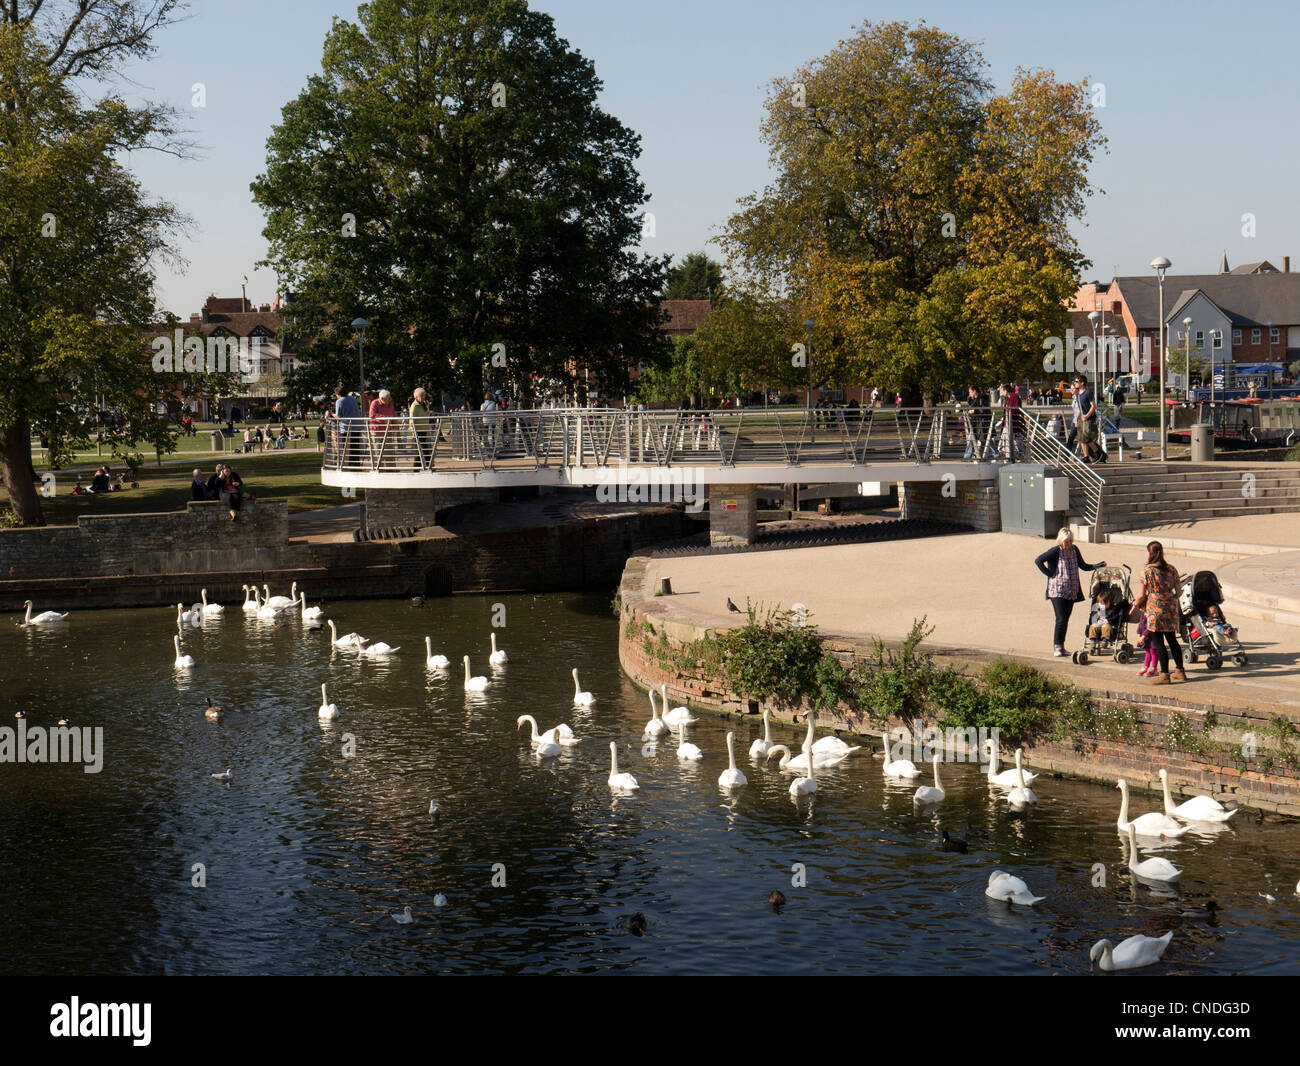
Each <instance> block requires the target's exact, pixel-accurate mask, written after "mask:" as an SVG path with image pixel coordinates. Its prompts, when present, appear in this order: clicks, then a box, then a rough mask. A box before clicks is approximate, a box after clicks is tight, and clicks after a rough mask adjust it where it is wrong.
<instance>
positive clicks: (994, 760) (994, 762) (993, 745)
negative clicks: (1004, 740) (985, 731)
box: [988, 737, 1038, 788]
mask: <svg viewBox="0 0 1300 1066" xmlns="http://www.w3.org/2000/svg"><path fill="white" fill-rule="evenodd" d="M988 746H989V752H990V755H989V784H990V785H997V786H998V787H999V788H1015V787H1016V786H1017V785H1018V784H1020V776H1019V775H1020V774H1023V775H1024V778H1025V784H1026V785H1032V784H1033V783H1034V781H1035V780H1036V779H1037V777H1038V775H1037V774H1036V773H1034V772H1033V771H1031V770H1025V769H1023V768H1022V767H1021V765H1020V758H1021V756H1022V755H1023V754H1024V750H1025V749H1024V748H1016V765H1015V767H1013V768H1012V769H1010V770H1003V771H1002V772H1001V773H999V772H998V755H999V752H998V742H997V738H996V737H994V738H992V739H990V740H989V745H988Z"/></svg>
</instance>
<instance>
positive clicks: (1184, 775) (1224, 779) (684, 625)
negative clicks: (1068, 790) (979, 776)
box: [616, 554, 1300, 820]
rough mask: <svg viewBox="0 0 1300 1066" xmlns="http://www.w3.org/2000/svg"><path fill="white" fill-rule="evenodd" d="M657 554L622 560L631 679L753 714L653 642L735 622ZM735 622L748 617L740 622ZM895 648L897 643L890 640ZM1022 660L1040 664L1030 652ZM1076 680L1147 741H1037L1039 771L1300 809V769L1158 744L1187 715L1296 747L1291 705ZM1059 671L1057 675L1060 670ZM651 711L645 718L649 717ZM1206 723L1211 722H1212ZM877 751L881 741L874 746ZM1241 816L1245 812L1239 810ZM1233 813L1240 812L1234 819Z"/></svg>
mask: <svg viewBox="0 0 1300 1066" xmlns="http://www.w3.org/2000/svg"><path fill="white" fill-rule="evenodd" d="M650 562H651V560H650V558H649V557H648V556H646V555H644V554H637V555H633V556H631V557H630V558H629V559H628V561H627V563H626V565H625V566H624V568H623V576H622V580H621V581H620V582H619V591H618V598H617V600H616V603H617V604H618V613H619V620H618V627H619V632H618V656H619V665H620V666H621V667H622V669H623V672H624V673H625V674H626V675H627V676H628V678H629V679H630V680H631V681H632V682H633V683H634V684H636V685H637V686H638V687H640V688H642V689H648V688H651V687H653V688H656V689H657V688H659V686H660V685H661V684H666V685H667V686H668V695H669V698H670V699H673V700H676V701H678V702H680V703H685V704H687V705H689V706H690V707H691V708H692V709H699V710H704V711H709V712H712V713H716V714H720V715H722V716H725V717H745V718H750V717H753V716H756V715H757V714H759V713H760V712H761V706H759V705H757V704H755V703H752V702H751V701H748V700H743V701H742V700H740V699H739V698H738V697H736V696H735V695H734V694H732V693H728V692H726V691H725V686H724V685H723V684H722V683H721V681H720V679H718V678H710V677H682V676H680V675H677V674H675V673H671V672H668V671H666V670H664V669H662V668H661V667H660V666H659V664H658V663H656V662H655V661H654V659H653V657H652V655H651V654H649V653H648V652H647V650H646V641H647V640H648V639H649V638H648V637H647V632H648V631H647V630H646V628H645V626H646V624H647V623H648V624H649V625H651V626H653V632H654V634H655V637H656V639H657V640H660V641H663V642H666V644H667V647H668V648H669V649H674V650H675V649H676V648H680V647H681V645H683V644H685V643H688V642H690V641H693V640H699V639H701V638H703V637H706V636H713V635H716V634H718V633H719V632H724V631H725V630H726V629H728V628H730V627H727V626H702V625H700V624H699V623H698V621H696V620H694V619H692V618H690V617H687V616H686V614H685V613H684V612H683V610H682V608H681V607H680V605H679V604H675V603H674V602H673V597H672V596H671V595H668V596H660V595H655V593H654V591H653V590H652V589H650V588H649V587H648V584H647V569H648V567H649V564H650ZM737 624H738V625H739V624H743V620H742V621H738V622H737ZM822 637H823V639H824V641H825V646H826V648H827V649H828V650H830V651H832V652H833V653H834V654H835V655H836V656H837V657H838V658H840V659H841V661H843V662H845V663H846V664H847V662H849V661H850V660H852V659H853V658H855V657H858V656H862V655H866V654H869V653H870V651H871V650H872V643H871V641H870V640H869V639H867V638H864V637H851V636H844V635H837V634H831V633H825V632H823V633H822ZM885 643H886V645H887V646H890V647H894V648H897V647H898V644H897V642H892V641H886V642H885ZM925 648H926V650H927V651H929V652H930V653H931V654H933V655H934V657H935V659H936V661H938V662H939V663H940V664H941V665H944V666H951V667H952V668H953V669H955V670H959V671H963V672H966V673H978V672H979V671H980V670H982V669H983V667H984V666H986V665H987V664H988V663H989V662H992V661H993V660H994V659H996V658H1010V659H1015V658H1017V657H1016V656H1007V655H1004V656H998V655H994V654H991V653H986V652H980V651H977V650H974V649H962V648H945V647H938V646H933V645H929V644H927V645H925ZM1019 661H1023V662H1027V663H1029V665H1032V666H1036V667H1041V664H1040V663H1038V662H1035V661H1033V660H1029V659H1022V660H1019ZM1062 673H1063V674H1065V675H1066V676H1064V677H1062V678H1061V679H1062V680H1068V681H1069V682H1070V683H1071V684H1073V685H1075V686H1077V687H1079V688H1082V689H1085V690H1086V691H1088V692H1090V693H1091V694H1092V697H1093V699H1094V700H1095V701H1096V702H1097V703H1098V704H1099V705H1101V706H1102V707H1121V706H1122V707H1132V708H1134V709H1135V711H1136V712H1137V714H1138V719H1139V727H1140V728H1141V729H1142V731H1143V734H1144V740H1143V741H1140V742H1137V743H1125V742H1123V741H1116V740H1111V739H1108V738H1105V737H1078V738H1076V739H1075V741H1074V742H1073V743H1057V742H1039V743H1037V744H1035V745H1034V746H1032V747H1029V746H1026V748H1025V754H1026V756H1027V762H1029V763H1030V764H1031V765H1032V766H1033V767H1034V768H1035V769H1038V770H1043V771H1046V772H1050V773H1059V774H1062V775H1064V776H1068V777H1075V778H1080V779H1083V780H1088V781H1095V782H1097V783H1100V784H1109V785H1112V786H1113V785H1114V783H1115V780H1116V779H1117V778H1120V777H1123V778H1126V779H1127V780H1128V782H1129V784H1130V786H1131V787H1132V788H1134V789H1135V790H1146V791H1150V792H1154V793H1159V792H1160V779H1159V776H1158V772H1159V770H1161V769H1165V770H1167V771H1168V774H1169V785H1170V791H1171V792H1173V793H1175V794H1181V795H1189V796H1190V795H1201V794H1207V795H1216V796H1217V795H1228V796H1231V797H1232V798H1233V799H1235V800H1236V801H1237V802H1238V803H1239V804H1240V805H1241V806H1243V807H1252V808H1255V809H1257V810H1260V811H1270V812H1273V813H1276V814H1282V815H1286V816H1290V817H1300V773H1297V772H1291V773H1279V772H1269V773H1264V772H1262V771H1258V770H1243V769H1241V768H1240V767H1238V766H1236V765H1232V764H1230V763H1227V762H1225V761H1223V760H1220V759H1215V758H1213V757H1211V758H1201V757H1198V756H1197V755H1196V754H1195V753H1193V752H1190V751H1176V750H1168V749H1163V750H1162V749H1161V748H1159V747H1158V745H1157V743H1156V735H1157V733H1158V732H1159V733H1163V731H1164V730H1165V729H1167V728H1168V726H1169V725H1170V723H1171V722H1174V721H1175V720H1177V719H1180V718H1181V719H1183V720H1184V723H1185V724H1186V725H1188V726H1194V727H1195V728H1196V730H1197V732H1198V733H1204V735H1205V736H1206V737H1207V738H1208V739H1209V740H1211V741H1214V742H1218V743H1232V744H1239V743H1241V741H1242V738H1243V736H1244V735H1245V734H1246V733H1254V734H1255V735H1256V738H1257V740H1256V743H1257V744H1258V747H1259V750H1260V751H1261V752H1265V751H1268V750H1270V749H1272V750H1277V748H1278V746H1279V745H1280V744H1283V743H1287V744H1290V750H1291V751H1292V752H1295V751H1296V746H1295V743H1294V741H1290V740H1286V739H1281V738H1277V737H1275V736H1273V735H1272V734H1271V733H1269V730H1270V728H1271V724H1272V722H1273V716H1281V718H1283V719H1285V720H1286V721H1288V722H1290V723H1291V724H1292V726H1300V712H1297V710H1296V708H1295V707H1293V706H1288V705H1285V704H1270V703H1259V702H1252V701H1249V700H1245V699H1238V698H1236V697H1225V696H1216V697H1215V698H1214V700H1213V701H1212V702H1203V701H1198V700H1192V699H1189V698H1187V697H1184V696H1181V695H1179V694H1178V693H1177V690H1176V689H1174V690H1173V692H1170V689H1162V690H1161V692H1160V694H1159V695H1153V693H1152V691H1151V690H1150V688H1149V687H1147V686H1134V687H1133V688H1128V687H1125V686H1119V687H1112V686H1110V685H1109V684H1108V685H1105V686H1099V685H1096V684H1093V683H1091V682H1090V681H1089V680H1088V679H1087V678H1082V677H1080V676H1079V675H1078V673H1077V672H1074V671H1064V670H1063V671H1062ZM1053 676H1056V674H1055V673H1054V674H1053ZM767 706H768V709H769V711H770V713H771V716H772V719H773V721H779V722H784V723H788V724H790V725H793V724H794V713H793V712H791V711H789V710H787V709H784V708H782V707H780V706H778V705H777V704H775V703H769V704H768V705H767ZM648 713H649V712H648V710H647V717H648ZM820 713H821V721H822V722H823V723H824V724H826V725H828V726H830V727H831V728H833V730H834V731H835V732H836V733H840V734H842V735H844V736H845V737H846V738H850V737H851V738H854V739H865V740H873V741H875V743H876V747H879V744H880V739H881V730H880V727H879V726H877V725H874V724H868V722H867V721H866V720H865V719H863V718H862V717H861V716H859V715H856V714H854V713H853V712H851V711H850V710H849V709H848V708H845V707H842V706H841V707H839V708H836V709H835V711H833V712H832V711H822V712H820ZM1207 722H1208V723H1211V725H1210V727H1209V728H1208V729H1207V728H1206V726H1207ZM911 724H912V723H910V722H902V721H898V720H891V721H890V722H889V723H888V728H889V729H890V730H891V732H893V731H895V730H897V729H899V728H906V729H910V727H911ZM873 750H875V748H873ZM1236 817H1238V818H1240V817H1244V815H1237V816H1236ZM1234 820H1235V819H1234Z"/></svg>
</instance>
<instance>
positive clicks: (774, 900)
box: [767, 888, 785, 913]
mask: <svg viewBox="0 0 1300 1066" xmlns="http://www.w3.org/2000/svg"><path fill="white" fill-rule="evenodd" d="M767 902H768V903H770V904H771V905H772V909H773V910H774V911H777V912H778V913H779V912H780V910H781V908H782V907H784V906H785V893H784V892H782V891H781V890H780V889H779V888H774V889H772V893H771V895H769V896H768V897H767Z"/></svg>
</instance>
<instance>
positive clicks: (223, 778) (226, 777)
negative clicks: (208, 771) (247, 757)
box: [212, 767, 230, 781]
mask: <svg viewBox="0 0 1300 1066" xmlns="http://www.w3.org/2000/svg"><path fill="white" fill-rule="evenodd" d="M212 776H213V777H214V778H216V779H217V780H218V781H229V780H230V767H226V772H225V773H224V774H213V775H212Z"/></svg>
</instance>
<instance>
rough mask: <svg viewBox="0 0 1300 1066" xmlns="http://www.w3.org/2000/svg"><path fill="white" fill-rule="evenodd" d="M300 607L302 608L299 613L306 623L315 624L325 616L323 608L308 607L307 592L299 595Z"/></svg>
mask: <svg viewBox="0 0 1300 1066" xmlns="http://www.w3.org/2000/svg"><path fill="white" fill-rule="evenodd" d="M298 606H299V607H300V608H301V611H300V612H299V613H300V615H301V617H302V620H303V621H304V622H315V621H316V620H317V619H319V618H321V617H322V616H323V615H324V614H325V611H324V609H323V608H321V607H308V606H307V593H305V592H303V593H300V594H299V596H298Z"/></svg>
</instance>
